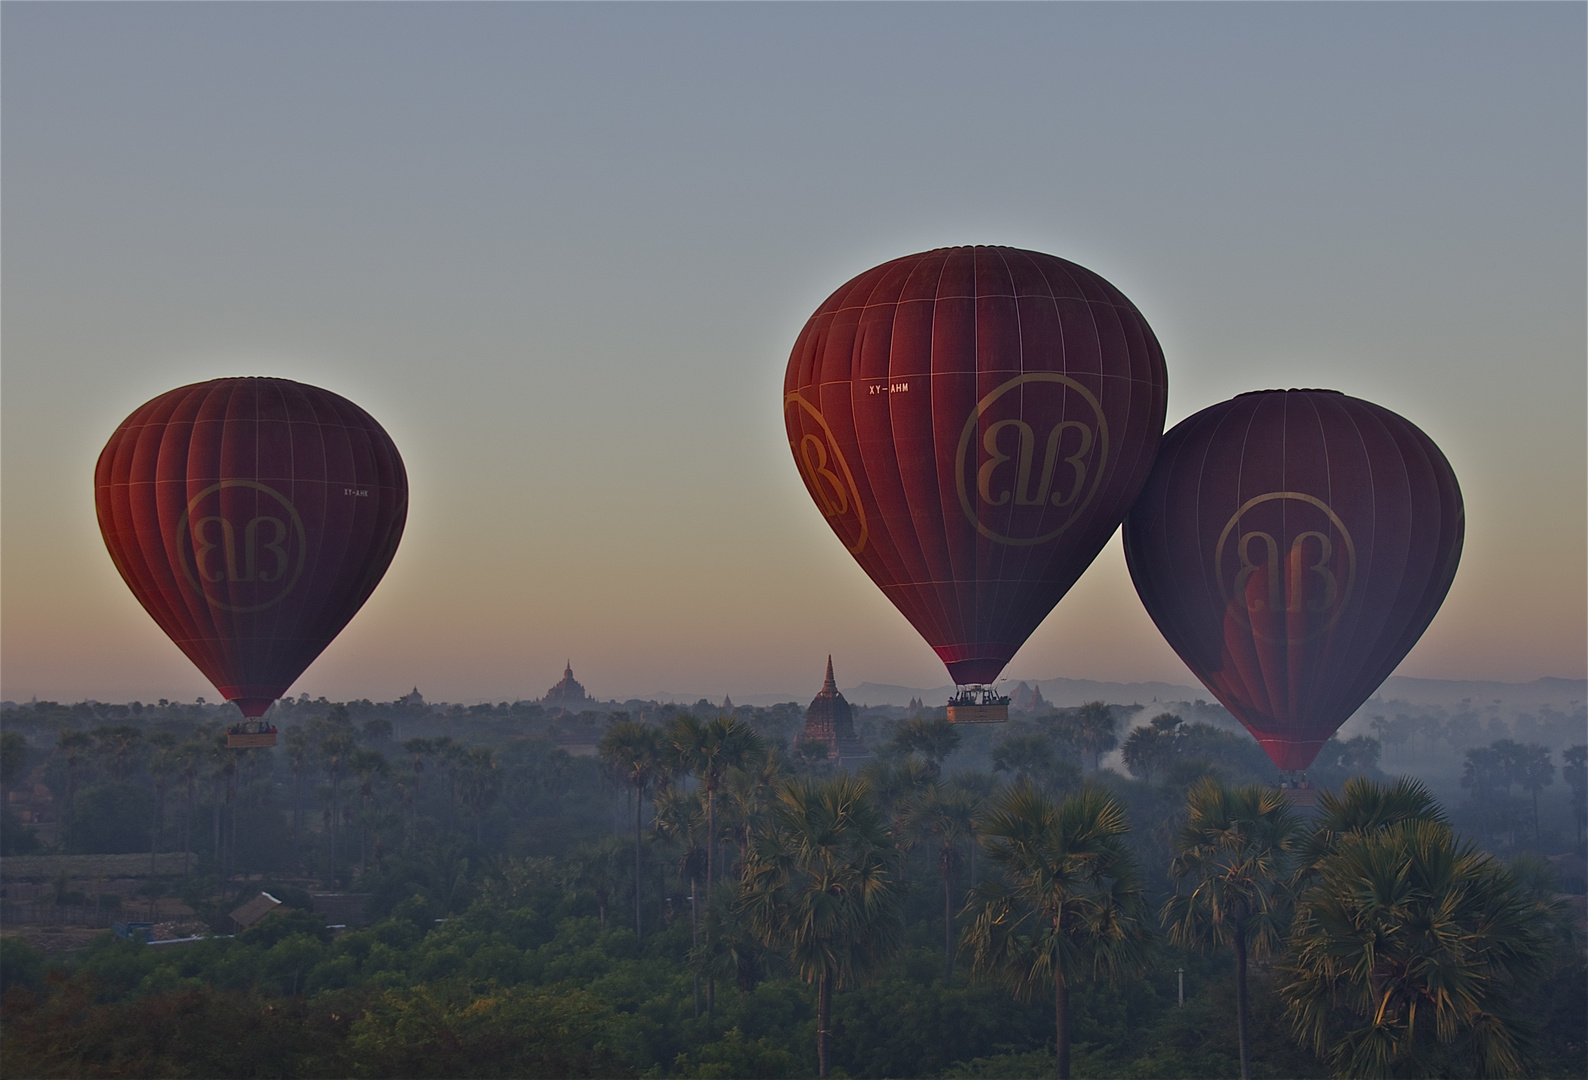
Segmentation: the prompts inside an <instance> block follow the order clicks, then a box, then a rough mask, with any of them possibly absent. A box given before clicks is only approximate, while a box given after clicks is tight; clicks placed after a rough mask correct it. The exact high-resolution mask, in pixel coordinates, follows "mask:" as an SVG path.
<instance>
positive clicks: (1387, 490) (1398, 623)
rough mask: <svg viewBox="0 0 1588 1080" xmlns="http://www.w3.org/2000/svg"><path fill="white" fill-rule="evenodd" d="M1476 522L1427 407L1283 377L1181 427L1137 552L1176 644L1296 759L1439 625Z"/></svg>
mask: <svg viewBox="0 0 1588 1080" xmlns="http://www.w3.org/2000/svg"><path fill="white" fill-rule="evenodd" d="M1463 521H1464V518H1463V513H1462V506H1461V489H1460V487H1459V486H1458V485H1457V483H1456V477H1455V474H1454V473H1453V472H1452V471H1451V469H1450V464H1449V462H1447V461H1446V460H1445V457H1444V455H1443V454H1441V453H1440V452H1439V447H1437V446H1435V445H1434V443H1433V440H1431V439H1430V438H1429V437H1428V436H1427V435H1424V434H1423V433H1422V432H1421V431H1419V430H1418V429H1417V428H1416V427H1415V426H1414V425H1413V424H1412V423H1411V422H1410V421H1408V420H1406V419H1405V418H1403V417H1401V416H1398V415H1396V414H1395V413H1392V412H1390V411H1389V410H1388V409H1385V408H1382V407H1380V406H1378V405H1374V404H1373V403H1371V402H1367V401H1362V400H1359V399H1357V398H1353V397H1347V396H1346V395H1344V394H1340V393H1337V392H1335V391H1332V390H1267V391H1261V392H1255V393H1250V394H1241V395H1240V396H1238V397H1236V398H1233V399H1231V400H1229V401H1226V402H1223V403H1221V404H1218V405H1214V406H1212V407H1211V408H1207V409H1204V410H1202V411H1201V412H1199V413H1197V414H1196V415H1195V416H1192V417H1190V418H1189V419H1187V420H1185V421H1183V422H1182V423H1180V424H1178V425H1176V427H1175V428H1174V429H1173V430H1172V431H1170V432H1169V434H1167V435H1166V436H1164V442H1163V449H1162V450H1161V451H1160V452H1159V454H1158V462H1157V465H1156V466H1155V467H1154V469H1153V473H1152V477H1151V479H1150V480H1148V482H1147V486H1146V488H1145V489H1144V490H1143V492H1142V494H1141V498H1140V499H1138V500H1137V502H1136V505H1135V506H1134V507H1133V508H1132V509H1131V511H1130V516H1129V517H1128V518H1127V519H1126V521H1125V558H1126V561H1127V562H1128V564H1129V566H1130V575H1131V578H1132V580H1133V581H1134V582H1135V584H1136V591H1137V593H1139V594H1140V596H1141V601H1142V603H1143V604H1144V605H1145V606H1146V608H1147V611H1148V613H1149V614H1150V615H1151V616H1152V620H1153V622H1155V623H1157V625H1158V629H1159V630H1160V631H1162V633H1163V636H1164V637H1165V638H1166V639H1167V640H1168V642H1169V644H1170V645H1171V646H1172V647H1173V648H1174V650H1175V652H1177V653H1179V654H1180V658H1181V659H1182V660H1184V661H1185V662H1186V665H1187V666H1188V667H1189V668H1190V669H1191V670H1192V671H1193V672H1194V673H1195V674H1196V676H1197V678H1199V679H1201V680H1202V682H1203V684H1204V685H1206V686H1207V688H1208V689H1209V690H1211V691H1212V692H1213V694H1214V696H1215V697H1217V698H1218V699H1219V701H1221V702H1222V703H1223V704H1224V707H1225V708H1227V709H1229V710H1230V712H1231V713H1232V714H1234V716H1235V717H1236V718H1237V719H1238V720H1240V722H1241V723H1242V724H1244V725H1246V728H1247V730H1248V731H1250V732H1251V733H1252V735H1253V736H1255V737H1256V739H1257V741H1258V742H1259V743H1260V744H1262V747H1263V749H1264V750H1266V751H1267V752H1268V756H1269V757H1270V758H1272V759H1273V761H1274V764H1275V765H1277V766H1278V767H1279V768H1280V769H1281V770H1282V771H1283V772H1286V773H1290V772H1294V771H1296V770H1301V769H1305V768H1307V767H1308V766H1309V765H1311V764H1312V762H1313V759H1314V758H1316V757H1317V756H1318V751H1319V750H1320V749H1321V748H1322V746H1323V744H1324V743H1325V742H1327V741H1328V740H1329V737H1330V736H1331V735H1333V734H1334V732H1335V730H1336V729H1337V728H1338V727H1339V726H1340V725H1341V724H1342V723H1344V722H1345V720H1346V719H1347V718H1348V717H1349V716H1350V715H1351V714H1352V713H1353V712H1355V711H1356V710H1357V708H1358V707H1359V706H1360V705H1361V704H1362V703H1363V702H1364V701H1366V700H1367V699H1368V697H1369V696H1370V695H1371V694H1372V693H1373V691H1374V690H1376V689H1378V686H1379V684H1380V683H1382V682H1383V681H1384V680H1385V679H1386V678H1387V677H1388V676H1389V674H1390V672H1392V671H1393V670H1394V669H1395V666H1396V665H1397V664H1399V663H1400V661H1401V658H1402V657H1404V656H1405V655H1406V653H1407V652H1408V651H1409V650H1410V649H1411V647H1412V645H1413V644H1415V643H1416V641H1417V639H1418V638H1419V637H1421V636H1422V633H1423V631H1424V630H1425V629H1427V627H1428V624H1429V622H1431V621H1432V620H1433V617H1434V613H1435V612H1437V611H1438V610H1439V605H1440V604H1441V603H1442V602H1443V601H1444V598H1445V593H1447V592H1448V591H1449V589H1450V583H1451V581H1452V580H1453V579H1454V578H1455V574H1456V564H1457V563H1458V562H1459V561H1460V559H1461V540H1462V531H1463ZM1286 779H1287V782H1288V781H1289V780H1290V779H1293V778H1292V777H1287V778H1286Z"/></svg>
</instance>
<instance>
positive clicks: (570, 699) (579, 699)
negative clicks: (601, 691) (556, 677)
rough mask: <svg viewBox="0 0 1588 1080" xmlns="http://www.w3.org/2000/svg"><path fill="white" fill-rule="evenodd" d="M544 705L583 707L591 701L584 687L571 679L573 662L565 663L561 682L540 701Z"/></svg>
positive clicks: (576, 680)
mask: <svg viewBox="0 0 1588 1080" xmlns="http://www.w3.org/2000/svg"><path fill="white" fill-rule="evenodd" d="M540 700H541V702H542V703H543V704H546V705H583V704H584V703H585V702H587V701H589V700H591V699H590V695H589V694H587V693H585V692H584V685H583V684H582V683H580V682H579V680H578V679H575V678H574V677H573V661H572V660H569V661H567V666H566V667H565V668H564V669H563V672H562V682H560V683H558V684H557V685H556V686H553V687H552V688H551V689H550V690H547V691H546V696H545V697H543V698H541V699H540Z"/></svg>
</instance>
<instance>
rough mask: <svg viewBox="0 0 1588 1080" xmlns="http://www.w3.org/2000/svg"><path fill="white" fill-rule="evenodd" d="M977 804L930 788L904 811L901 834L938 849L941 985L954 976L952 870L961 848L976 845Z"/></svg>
mask: <svg viewBox="0 0 1588 1080" xmlns="http://www.w3.org/2000/svg"><path fill="white" fill-rule="evenodd" d="M979 803H980V800H978V799H977V798H976V797H975V796H974V795H972V794H971V793H970V792H968V791H965V790H964V789H962V788H953V787H948V786H946V785H939V784H932V785H931V786H929V787H928V788H927V789H926V790H925V791H923V792H922V793H921V794H920V795H919V796H918V797H917V798H915V799H913V800H911V801H910V803H909V805H908V806H907V807H906V808H905V811H904V831H905V833H906V835H908V836H909V837H910V838H911V839H913V840H916V841H918V842H920V843H924V844H931V845H932V846H933V847H935V848H936V849H937V872H938V874H939V875H940V876H941V877H942V879H943V981H944V982H947V981H948V980H949V979H950V978H951V977H952V976H953V974H954V869H955V868H956V867H957V866H958V865H959V862H960V854H959V851H960V848H961V846H963V845H965V844H967V843H970V844H974V843H975V842H976V815H977V813H978V812H979V811H980V810H981V806H980V805H979Z"/></svg>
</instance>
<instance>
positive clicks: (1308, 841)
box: [1296, 776, 1446, 884]
mask: <svg viewBox="0 0 1588 1080" xmlns="http://www.w3.org/2000/svg"><path fill="white" fill-rule="evenodd" d="M1403 821H1436V822H1440V823H1445V821H1446V818H1445V812H1444V810H1443V809H1442V808H1441V807H1440V805H1439V803H1438V802H1436V801H1435V800H1434V796H1433V793H1432V792H1430V791H1429V790H1428V787H1427V785H1425V784H1424V783H1423V782H1422V781H1421V780H1414V779H1412V778H1411V777H1409V776H1403V777H1401V778H1400V779H1398V780H1396V781H1395V783H1393V784H1381V783H1378V782H1377V781H1373V780H1369V779H1368V778H1367V777H1365V776H1353V777H1352V778H1351V779H1349V780H1347V781H1346V782H1345V786H1344V787H1343V788H1342V789H1341V790H1340V794H1338V795H1336V794H1335V793H1334V792H1332V791H1322V792H1319V793H1318V806H1317V815H1316V817H1315V818H1314V819H1313V822H1312V832H1311V833H1309V834H1307V835H1306V836H1305V837H1303V838H1302V839H1301V840H1300V842H1299V843H1298V844H1297V846H1296V855H1297V871H1296V880H1297V881H1298V882H1300V883H1303V884H1306V883H1308V882H1310V881H1311V880H1312V879H1313V878H1314V877H1315V876H1316V875H1317V869H1318V865H1319V863H1321V862H1322V861H1323V860H1324V858H1325V857H1327V856H1329V855H1331V854H1333V853H1334V852H1335V851H1336V850H1338V848H1339V846H1340V843H1341V841H1342V840H1344V839H1345V838H1346V837H1348V836H1362V835H1365V834H1367V833H1370V832H1376V831H1378V830H1381V829H1388V828H1391V827H1393V826H1395V825H1398V824H1400V823H1401V822H1403Z"/></svg>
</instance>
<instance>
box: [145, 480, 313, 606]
mask: <svg viewBox="0 0 1588 1080" xmlns="http://www.w3.org/2000/svg"><path fill="white" fill-rule="evenodd" d="M175 540H176V549H177V554H178V556H179V561H180V562H181V564H182V573H183V576H185V577H186V578H187V582H188V584H189V585H191V586H193V588H194V589H195V590H196V591H197V592H199V593H200V594H201V595H203V597H204V599H205V600H206V601H207V602H208V603H209V605H210V606H211V607H215V608H219V609H221V610H222V611H261V610H263V609H264V608H268V607H271V606H272V605H274V604H279V603H280V602H281V601H282V600H283V599H285V598H286V596H287V594H288V593H290V592H291V591H292V588H293V586H294V585H296V584H297V583H298V577H299V575H301V574H302V573H303V564H304V562H305V560H306V559H307V558H308V554H309V543H308V538H307V536H306V535H305V533H304V530H303V519H302V518H300V517H299V516H298V511H297V510H296V509H295V508H294V507H293V505H292V503H291V502H290V501H288V499H287V497H286V496H285V495H283V494H281V492H279V491H277V490H276V489H275V488H273V487H271V486H270V485H269V484H261V483H260V482H259V481H257V480H222V481H221V482H220V483H218V484H211V485H210V486H209V487H207V488H205V489H204V490H203V491H201V492H199V493H198V494H197V495H195V496H193V498H192V499H190V500H188V504H187V509H186V510H184V511H183V512H182V517H181V519H180V520H179V521H178V522H177V525H176V536H175Z"/></svg>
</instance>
